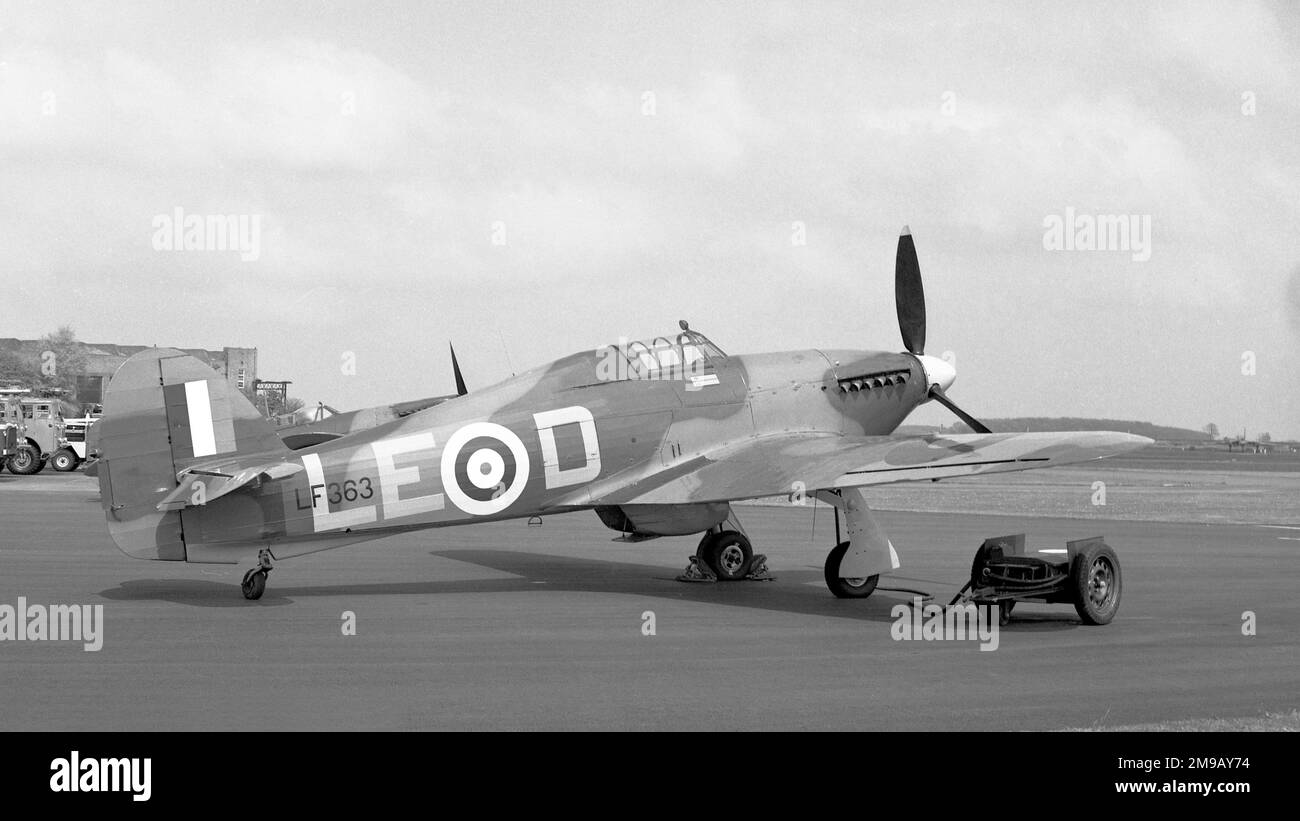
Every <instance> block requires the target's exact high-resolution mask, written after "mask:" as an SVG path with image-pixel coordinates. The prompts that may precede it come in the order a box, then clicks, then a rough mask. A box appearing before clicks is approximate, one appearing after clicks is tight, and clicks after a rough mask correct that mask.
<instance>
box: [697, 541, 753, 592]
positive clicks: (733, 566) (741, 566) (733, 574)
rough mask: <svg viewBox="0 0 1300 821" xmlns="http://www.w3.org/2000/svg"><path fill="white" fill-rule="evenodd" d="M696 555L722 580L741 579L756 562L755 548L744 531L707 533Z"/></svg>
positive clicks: (733, 580) (732, 580)
mask: <svg viewBox="0 0 1300 821" xmlns="http://www.w3.org/2000/svg"><path fill="white" fill-rule="evenodd" d="M696 555H697V556H699V557H700V559H701V560H703V562H704V563H705V564H706V565H708V566H709V569H710V570H712V571H713V573H714V575H716V576H717V577H718V581H720V582H735V581H740V580H741V579H743V578H745V576H747V575H748V574H749V569H750V567H751V566H752V565H753V563H754V548H753V547H752V546H751V545H750V543H749V539H747V538H745V535H744V534H743V533H740V532H738V531H735V530H723V531H720V532H718V533H706V534H705V535H704V538H703V539H702V540H700V546H699V549H698V550H697V551H696Z"/></svg>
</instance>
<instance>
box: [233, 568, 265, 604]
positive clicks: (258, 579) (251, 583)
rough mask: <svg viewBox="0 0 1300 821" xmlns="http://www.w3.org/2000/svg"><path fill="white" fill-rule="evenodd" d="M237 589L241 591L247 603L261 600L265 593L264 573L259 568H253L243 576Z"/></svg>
mask: <svg viewBox="0 0 1300 821" xmlns="http://www.w3.org/2000/svg"><path fill="white" fill-rule="evenodd" d="M239 589H240V590H242V591H243V593H244V598H246V599H248V600H249V601H257V600H258V599H260V598H262V594H263V593H265V592H266V571H265V570H263V569H262V568H260V567H255V568H253V569H252V570H250V571H248V572H247V573H245V574H244V580H243V581H242V582H240V584H239Z"/></svg>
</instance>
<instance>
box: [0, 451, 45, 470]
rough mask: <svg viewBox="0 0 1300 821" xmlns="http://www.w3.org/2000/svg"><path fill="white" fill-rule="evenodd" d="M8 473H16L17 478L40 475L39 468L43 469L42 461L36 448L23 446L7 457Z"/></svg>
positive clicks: (43, 463)
mask: <svg viewBox="0 0 1300 821" xmlns="http://www.w3.org/2000/svg"><path fill="white" fill-rule="evenodd" d="M6 464H8V465H9V472H10V473H16V474H18V475H19V476H31V475H32V474H34V473H40V472H41V468H43V467H45V462H44V460H42V459H41V454H40V452H38V451H37V450H36V448H34V447H32V446H31V445H23V446H22V447H20V448H18V450H17V451H16V452H15V453H14V454H13V455H12V456H10V457H9V460H8V462H6Z"/></svg>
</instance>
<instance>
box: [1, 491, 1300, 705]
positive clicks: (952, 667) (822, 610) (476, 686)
mask: <svg viewBox="0 0 1300 821" xmlns="http://www.w3.org/2000/svg"><path fill="white" fill-rule="evenodd" d="M1043 473H1044V474H1048V473H1054V471H1045V472H1043ZM1290 481H1294V479H1291V480H1290ZM945 484H946V483H945ZM1085 487H1086V485H1085ZM739 510H740V516H741V521H742V522H743V524H744V526H745V528H746V529H747V531H748V532H749V534H750V536H751V538H752V539H753V540H754V543H755V549H756V551H757V552H760V553H765V554H767V556H768V557H769V563H770V566H771V568H772V570H773V573H774V575H775V576H776V580H775V581H771V582H744V583H735V584H694V585H692V584H683V583H680V582H677V581H674V576H676V575H677V573H678V572H679V571H680V570H681V569H682V567H683V566H684V565H685V563H686V557H687V555H688V554H690V553H692V552H693V551H694V548H695V542H696V539H695V538H676V539H659V540H655V541H649V542H645V543H641V544H624V543H621V542H614V541H611V537H612V536H614V534H613V533H611V532H610V531H608V530H606V529H604V528H603V527H602V526H601V525H600V523H599V522H598V521H597V519H596V517H595V516H594V515H593V514H591V513H581V514H572V515H567V516H555V517H548V518H547V519H545V521H544V523H543V525H542V526H541V527H527V526H526V525H525V523H524V522H523V521H515V522H506V523H498V524H490V525H480V526H475V527H466V528H455V529H445V530H430V531H424V532H422V533H416V534H408V535H403V536H397V537H392V538H389V539H385V540H380V541H376V542H370V543H368V544H362V545H358V546H353V547H349V548H343V549H341V550H337V551H331V552H326V553H321V554H317V555H315V556H309V557H305V558H302V559H297V560H290V561H286V562H281V563H279V565H278V566H277V568H276V570H275V571H274V572H273V573H271V576H270V581H269V585H268V588H267V592H266V595H265V597H264V598H263V599H262V600H261V601H259V602H247V601H245V600H244V599H243V598H242V597H241V596H240V593H239V587H238V583H239V579H240V577H241V575H242V572H243V570H244V568H242V567H240V568H235V567H226V566H202V565H184V564H169V563H160V562H141V561H136V560H132V559H128V558H127V557H125V556H123V555H122V554H120V553H119V552H118V551H117V549H116V548H115V547H114V546H113V544H112V542H111V541H110V539H109V538H108V536H107V533H106V530H105V528H104V526H103V514H102V512H101V510H100V507H99V503H98V492H97V487H96V485H95V483H94V480H92V479H88V478H86V477H84V476H82V475H81V474H80V473H76V474H53V473H51V472H50V471H46V472H45V473H43V474H41V475H39V476H35V477H17V476H11V475H10V474H8V473H5V474H3V475H0V604H10V605H15V604H16V600H17V598H18V597H19V596H23V597H25V598H26V599H27V601H28V602H29V603H44V604H55V603H68V604H71V603H76V604H102V605H104V619H105V628H104V645H103V649H102V650H100V651H99V652H85V651H84V650H83V649H82V647H81V645H80V644H77V643H54V642H12V641H5V642H0V692H3V696H2V697H0V730H180V729H201V730H269V729H343V730H353V729H356V730H361V729H381V730H428V729H573V728H578V729H682V730H686V729H699V728H707V729H722V730H728V729H839V728H845V729H873V730H917V729H990V730H1017V729H1044V730H1045V729H1059V728H1092V727H1098V728H1101V727H1116V726H1126V725H1138V724H1150V723H1166V722H1177V721H1182V720H1186V719H1209V718H1233V717H1251V716H1261V715H1264V714H1266V713H1274V712H1285V711H1293V710H1294V709H1295V708H1296V707H1297V706H1300V705H1298V702H1300V649H1297V647H1298V644H1300V641H1298V640H1297V630H1300V603H1298V601H1297V590H1300V562H1297V560H1296V553H1297V550H1300V521H1295V520H1292V522H1291V524H1292V526H1291V527H1288V526H1277V525H1273V526H1261V525H1252V524H1204V523H1194V524H1190V523H1189V524H1184V523H1177V522H1149V521H1118V520H1108V519H1105V518H1099V517H1098V515H1096V513H1095V512H1094V515H1093V518H1092V519H1091V520H1087V521H1084V520H1079V519H1076V518H1044V517H1037V518H1025V517H1022V516H1002V515H999V516H992V515H975V514H969V513H960V514H952V513H917V512H889V511H884V512H882V514H881V518H882V520H883V524H884V526H885V528H886V530H887V531H888V532H889V534H890V536H891V538H892V540H893V542H894V544H895V545H897V546H898V547H899V548H900V551H901V553H902V559H903V562H904V568H903V570H902V572H901V573H900V574H899V575H898V576H895V577H893V578H892V579H891V580H890V581H889V582H884V583H883V584H887V585H890V586H900V587H910V588H916V589H920V590H925V591H928V592H930V593H932V594H933V595H934V597H935V599H936V600H937V601H940V602H944V603H946V601H947V600H948V599H949V598H950V597H951V596H952V595H953V593H954V592H955V591H956V590H957V588H958V587H959V586H960V585H961V584H962V583H963V581H964V577H965V576H966V575H967V574H968V572H969V567H970V560H971V557H972V555H973V554H974V551H975V548H976V547H977V546H978V545H979V542H980V541H981V539H982V538H983V537H986V536H997V535H1004V534H1008V533H1016V532H1026V533H1028V535H1029V540H1030V544H1031V545H1032V546H1035V547H1063V546H1064V542H1065V540H1066V539H1072V538H1081V537H1085V536H1091V535H1103V536H1105V537H1106V539H1107V541H1108V542H1109V543H1110V544H1111V545H1112V546H1113V547H1115V548H1116V550H1117V551H1118V553H1119V557H1120V560H1121V562H1122V567H1123V573H1124V584H1125V588H1124V593H1123V604H1122V606H1121V608H1120V612H1119V615H1118V617H1117V618H1116V620H1115V621H1114V622H1113V623H1112V624H1111V625H1109V626H1106V627H1085V626H1082V625H1081V624H1080V623H1079V621H1078V619H1077V617H1076V616H1075V613H1074V610H1073V608H1071V607H1069V606H1045V605H1025V604H1022V605H1020V606H1019V607H1018V608H1017V611H1016V616H1017V619H1016V620H1015V621H1013V622H1012V624H1011V625H1009V626H1008V627H1005V628H1003V629H1002V630H1001V631H1000V635H999V645H998V648H997V650H996V651H993V652H981V651H980V649H979V647H978V643H977V642H964V643H963V642H919V641H916V642H904V641H895V640H893V639H892V638H891V630H890V628H891V625H892V623H893V619H892V617H891V615H890V610H891V607H892V606H893V605H894V604H896V603H898V602H900V601H905V600H907V599H909V598H910V597H909V595H908V594H906V593H898V592H887V591H879V592H877V593H876V594H875V595H874V596H873V597H872V598H870V599H868V600H866V601H840V600H836V599H834V598H832V597H831V596H830V594H829V593H828V592H827V591H826V589H825V587H824V585H823V583H822V581H821V575H822V571H821V562H822V559H823V557H824V556H825V553H826V551H827V550H828V549H829V547H830V546H831V543H832V541H833V519H832V516H831V512H830V510H829V509H828V508H826V507H825V506H821V507H819V508H818V509H817V510H816V533H815V535H814V533H813V527H814V526H813V517H814V508H813V507H811V506H809V507H798V506H781V507H750V506H745V507H741V508H739ZM345 611H351V612H352V613H354V614H355V617H356V626H357V632H356V635H355V636H345V635H343V631H342V630H341V626H342V623H343V622H342V616H343V614H344V612H345ZM647 611H651V612H653V614H654V621H655V635H653V636H645V635H643V634H642V624H643V614H645V613H646V612H647ZM1245 611H1253V612H1254V614H1255V617H1256V620H1257V630H1258V633H1257V635H1255V636H1253V637H1250V636H1244V635H1243V634H1242V619H1243V613H1244V612H1245Z"/></svg>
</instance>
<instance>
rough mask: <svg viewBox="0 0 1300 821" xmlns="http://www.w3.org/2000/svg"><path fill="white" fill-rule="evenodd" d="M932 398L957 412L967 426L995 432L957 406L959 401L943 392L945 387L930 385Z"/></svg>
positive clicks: (974, 429)
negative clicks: (953, 399)
mask: <svg viewBox="0 0 1300 821" xmlns="http://www.w3.org/2000/svg"><path fill="white" fill-rule="evenodd" d="M930 398H931V399H937V400H939V404H941V405H943V406H944V407H945V408H947V409H948V410H950V411H952V412H953V413H955V414H957V416H958V417H959V418H960V419H961V421H963V422H965V423H966V426H967V427H969V428H970V429H971V430H973V431H975V432H976V433H992V432H993V431H991V430H989V429H988V428H987V427H985V426H984V423H983V422H981V421H980V420H978V419H976V418H975V417H974V416H971V415H970V414H969V413H967V412H966V411H964V410H962V409H961V408H959V407H957V403H956V402H954V401H952V400H951V399H949V398H948V395H947V394H945V393H944V392H943V388H941V387H939V386H938V385H931V386H930Z"/></svg>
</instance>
